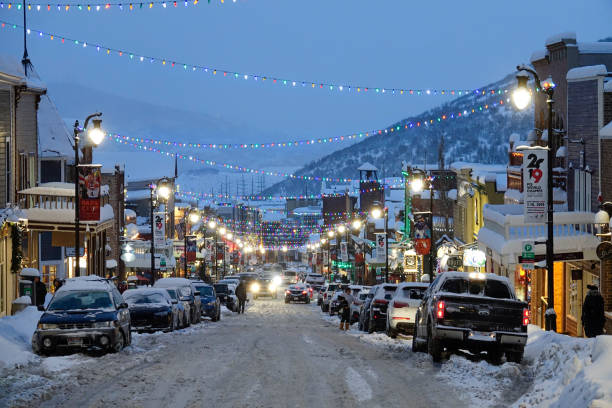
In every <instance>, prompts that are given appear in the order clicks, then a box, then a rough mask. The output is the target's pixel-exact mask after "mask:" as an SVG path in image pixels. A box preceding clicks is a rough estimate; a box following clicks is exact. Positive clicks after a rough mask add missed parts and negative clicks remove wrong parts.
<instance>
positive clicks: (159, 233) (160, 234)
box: [153, 211, 166, 247]
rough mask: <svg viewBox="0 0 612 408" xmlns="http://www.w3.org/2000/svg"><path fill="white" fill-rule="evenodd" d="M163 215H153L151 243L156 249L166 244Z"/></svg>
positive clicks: (157, 213)
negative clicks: (152, 242)
mask: <svg viewBox="0 0 612 408" xmlns="http://www.w3.org/2000/svg"><path fill="white" fill-rule="evenodd" d="M164 217H165V213H164V212H163V211H161V212H155V213H153V241H154V243H155V246H156V247H161V246H163V245H165V244H166V223H165V222H164V221H165V220H164Z"/></svg>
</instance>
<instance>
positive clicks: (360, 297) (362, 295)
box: [359, 293, 368, 300]
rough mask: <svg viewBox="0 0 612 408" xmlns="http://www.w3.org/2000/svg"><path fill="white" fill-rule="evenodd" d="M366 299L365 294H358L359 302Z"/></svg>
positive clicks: (366, 295)
mask: <svg viewBox="0 0 612 408" xmlns="http://www.w3.org/2000/svg"><path fill="white" fill-rule="evenodd" d="M367 297H368V294H367V293H360V294H359V300H365V299H366V298H367Z"/></svg>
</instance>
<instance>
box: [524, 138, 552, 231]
mask: <svg viewBox="0 0 612 408" xmlns="http://www.w3.org/2000/svg"><path fill="white" fill-rule="evenodd" d="M517 150H519V151H521V152H522V153H523V200H524V203H525V204H524V215H525V222H529V223H534V224H541V223H544V222H545V221H546V211H547V205H548V200H547V198H548V196H547V188H546V187H547V183H548V174H547V158H548V149H546V148H544V147H530V148H527V147H525V148H523V149H521V148H520V147H519V148H518V149H517Z"/></svg>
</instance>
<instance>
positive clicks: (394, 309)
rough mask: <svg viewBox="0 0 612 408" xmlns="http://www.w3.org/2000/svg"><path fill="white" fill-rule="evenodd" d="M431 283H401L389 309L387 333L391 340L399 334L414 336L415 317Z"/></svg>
mask: <svg viewBox="0 0 612 408" xmlns="http://www.w3.org/2000/svg"><path fill="white" fill-rule="evenodd" d="M428 287H429V283H421V282H404V283H400V284H399V285H398V286H397V289H396V290H395V293H394V294H393V297H392V298H391V301H390V302H389V305H388V307H387V319H386V321H387V323H386V332H387V335H388V336H389V337H391V338H395V337H397V334H398V333H402V334H412V333H413V331H414V317H415V315H416V310H417V309H418V307H419V305H420V304H421V300H422V299H423V293H425V291H426V290H427V288H428Z"/></svg>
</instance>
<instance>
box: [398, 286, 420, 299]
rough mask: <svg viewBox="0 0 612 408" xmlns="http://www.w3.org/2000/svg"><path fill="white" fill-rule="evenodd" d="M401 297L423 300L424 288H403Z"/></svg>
mask: <svg viewBox="0 0 612 408" xmlns="http://www.w3.org/2000/svg"><path fill="white" fill-rule="evenodd" d="M402 292H403V295H404V297H405V298H408V299H423V293H425V288H403V289H402Z"/></svg>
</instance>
